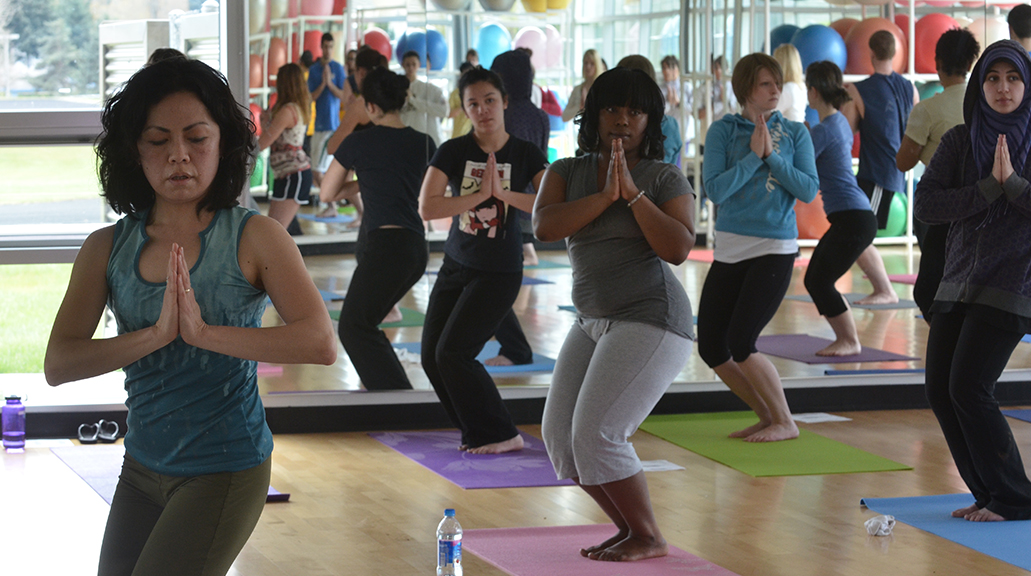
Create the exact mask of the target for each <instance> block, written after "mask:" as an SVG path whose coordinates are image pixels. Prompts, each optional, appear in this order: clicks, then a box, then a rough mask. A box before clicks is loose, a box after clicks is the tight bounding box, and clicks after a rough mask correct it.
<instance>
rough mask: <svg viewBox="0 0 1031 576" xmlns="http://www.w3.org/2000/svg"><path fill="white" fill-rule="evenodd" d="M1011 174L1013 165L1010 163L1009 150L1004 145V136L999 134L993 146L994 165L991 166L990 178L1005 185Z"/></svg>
mask: <svg viewBox="0 0 1031 576" xmlns="http://www.w3.org/2000/svg"><path fill="white" fill-rule="evenodd" d="M1012 174H1013V163H1012V162H1010V149H1009V146H1008V145H1007V144H1006V135H1005V134H999V139H998V141H997V142H996V144H995V163H994V164H992V178H995V179H996V180H998V181H999V184H1000V185H1001V184H1005V183H1006V180H1008V179H1009V177H1010V176H1011V175H1012Z"/></svg>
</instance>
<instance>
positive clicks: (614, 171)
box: [601, 138, 640, 202]
mask: <svg viewBox="0 0 1031 576" xmlns="http://www.w3.org/2000/svg"><path fill="white" fill-rule="evenodd" d="M601 193H602V194H604V195H605V196H606V197H607V198H609V199H610V200H612V201H613V202H615V201H616V200H619V199H620V198H622V199H623V200H626V201H627V202H629V201H631V200H633V199H634V198H636V197H637V195H638V194H639V193H640V190H639V189H638V188H637V185H636V184H634V179H633V177H631V176H630V168H629V167H628V166H627V163H626V153H625V152H624V150H623V141H622V140H620V139H618V138H616V139H614V140H613V141H612V154H611V156H610V157H609V169H608V172H607V174H606V176H605V187H604V188H603V189H602V191H601Z"/></svg>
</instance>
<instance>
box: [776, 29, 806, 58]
mask: <svg viewBox="0 0 1031 576" xmlns="http://www.w3.org/2000/svg"><path fill="white" fill-rule="evenodd" d="M799 30H800V28H799V27H798V26H795V25H794V24H781V25H780V26H777V27H776V28H774V29H773V30H770V54H773V51H774V50H776V49H777V47H778V46H780V45H781V44H788V43H790V42H791V37H792V36H794V35H795V32H798V31H799Z"/></svg>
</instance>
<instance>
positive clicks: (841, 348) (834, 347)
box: [816, 340, 863, 356]
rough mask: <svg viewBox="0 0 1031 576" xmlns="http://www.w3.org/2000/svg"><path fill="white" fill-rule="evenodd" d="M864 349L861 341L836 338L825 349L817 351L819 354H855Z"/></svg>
mask: <svg viewBox="0 0 1031 576" xmlns="http://www.w3.org/2000/svg"><path fill="white" fill-rule="evenodd" d="M862 351H863V346H862V345H861V344H860V343H859V342H844V341H842V340H835V341H834V342H832V343H831V344H830V346H827V347H826V348H824V349H823V350H820V351H819V352H817V353H816V355H817V356H853V355H855V354H859V353H860V352H862Z"/></svg>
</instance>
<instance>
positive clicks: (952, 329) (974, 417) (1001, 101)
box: [913, 40, 1031, 522]
mask: <svg viewBox="0 0 1031 576" xmlns="http://www.w3.org/2000/svg"><path fill="white" fill-rule="evenodd" d="M1029 78H1031V57H1029V56H1028V53H1027V50H1025V49H1024V47H1023V46H1021V45H1020V44H1019V43H1017V42H1014V41H1012V40H1000V41H998V42H995V43H994V44H992V45H990V46H988V47H987V48H985V50H984V52H983V53H982V54H981V58H980V59H979V60H978V61H977V64H975V65H974V69H973V71H972V72H971V74H970V82H969V83H968V84H967V91H966V95H965V97H964V99H963V118H964V123H963V124H962V125H960V126H956V127H955V128H953V129H951V130H949V131H948V132H946V133H945V135H944V136H942V139H941V144H939V146H938V150H937V152H936V153H935V155H934V157H933V158H932V159H931V165H930V166H928V167H927V171H926V172H925V173H924V176H923V178H921V179H920V183H919V184H918V185H917V191H916V196H915V200H914V207H913V208H914V214H915V216H916V217H917V218H919V219H921V220H923V221H924V222H927V223H929V224H946V223H947V224H949V225H950V227H949V234H948V240H947V243H946V253H945V271H944V273H943V275H942V280H941V284H940V285H939V287H938V293H937V294H936V295H935V298H934V304H933V305H932V306H931V311H932V312H933V315H932V317H931V328H930V331H929V332H928V335H927V359H926V362H925V364H926V367H927V368H926V375H925V380H926V392H927V399H928V401H929V402H930V404H931V409H932V410H933V411H934V415H935V417H937V419H938V423H939V425H940V426H941V429H942V433H943V434H944V436H945V440H946V442H947V443H948V445H949V452H951V453H952V459H953V460H954V461H955V463H956V469H957V470H958V471H959V475H960V477H961V478H963V482H964V483H965V484H966V485H967V488H969V489H970V492H971V494H972V495H973V497H974V503H973V504H971V505H970V506H967V507H964V508H960V509H958V510H954V511H953V512H952V516H953V517H957V518H965V519H966V520H969V521H972V522H992V521H1000V520H1027V519H1031V481H1028V478H1027V474H1026V472H1025V469H1024V464H1023V462H1022V460H1021V457H1020V447H1019V446H1018V445H1017V443H1016V441H1015V440H1014V437H1013V432H1012V431H1011V430H1010V426H1009V423H1008V422H1007V421H1006V417H1005V416H1004V415H1003V414H1002V412H1001V411H1000V410H999V402H998V400H996V398H995V386H996V383H997V381H998V379H999V376H1000V375H1001V374H1002V371H1003V369H1005V368H1006V364H1007V362H1008V361H1009V359H1010V355H1011V354H1012V353H1013V351H1014V349H1016V347H1017V344H1019V343H1020V341H1021V339H1022V338H1023V336H1024V334H1026V333H1028V332H1031V306H1029V305H1028V303H1029V302H1031V280H1029V279H1031V242H1029V241H1027V237H1028V232H1029V231H1031V183H1029V180H1031V162H1029V161H1028V159H1029V156H1031V135H1029V134H1028V124H1029V122H1031V90H1028V88H1027V86H1028V79H1029Z"/></svg>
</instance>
